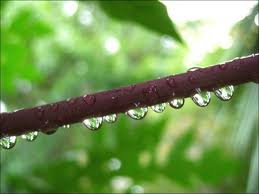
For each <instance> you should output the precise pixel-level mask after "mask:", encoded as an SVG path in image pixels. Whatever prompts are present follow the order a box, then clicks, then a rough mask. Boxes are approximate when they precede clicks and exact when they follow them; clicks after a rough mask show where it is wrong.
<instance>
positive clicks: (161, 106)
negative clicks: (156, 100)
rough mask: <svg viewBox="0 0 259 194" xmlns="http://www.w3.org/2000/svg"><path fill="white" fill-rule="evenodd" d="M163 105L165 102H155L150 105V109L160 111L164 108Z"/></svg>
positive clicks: (164, 105)
mask: <svg viewBox="0 0 259 194" xmlns="http://www.w3.org/2000/svg"><path fill="white" fill-rule="evenodd" d="M165 107H166V103H161V104H156V105H153V106H151V109H152V110H153V111H154V112H157V113H161V112H163V111H164V110H165Z"/></svg>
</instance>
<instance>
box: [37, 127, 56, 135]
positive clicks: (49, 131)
mask: <svg viewBox="0 0 259 194" xmlns="http://www.w3.org/2000/svg"><path fill="white" fill-rule="evenodd" d="M57 130H58V129H57V128H53V129H49V130H48V131H41V132H42V133H44V134H46V135H52V134H53V133H56V132H57Z"/></svg>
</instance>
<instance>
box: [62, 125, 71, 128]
mask: <svg viewBox="0 0 259 194" xmlns="http://www.w3.org/2000/svg"><path fill="white" fill-rule="evenodd" d="M62 127H63V128H67V129H68V128H70V125H63V126H62Z"/></svg>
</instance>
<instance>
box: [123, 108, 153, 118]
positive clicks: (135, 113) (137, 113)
mask: <svg viewBox="0 0 259 194" xmlns="http://www.w3.org/2000/svg"><path fill="white" fill-rule="evenodd" d="M147 111H148V108H147V107H142V108H136V109H131V110H128V111H127V112H126V114H127V115H128V116H129V117H131V118H132V119H136V120H140V119H142V118H144V117H145V116H146V114H147Z"/></svg>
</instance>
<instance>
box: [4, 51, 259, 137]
mask: <svg viewBox="0 0 259 194" xmlns="http://www.w3.org/2000/svg"><path fill="white" fill-rule="evenodd" d="M258 61H259V55H258V54H256V55H251V56H248V57H242V58H236V59H234V60H232V61H228V62H225V63H223V64H219V65H214V66H210V67H206V68H200V69H198V70H196V71H189V72H186V73H182V74H178V75H172V76H168V77H164V78H160V79H156V80H152V81H147V82H143V83H139V84H133V85H130V86H126V87H121V88H118V89H112V90H108V91H103V92H98V93H94V94H88V95H84V96H80V97H77V98H72V99H68V100H64V101H60V102H56V103H52V104H46V105H43V106H38V107H34V108H26V109H22V110H18V111H16V112H10V113H1V114H0V137H5V136H13V135H21V134H24V133H28V132H31V131H44V132H48V131H51V130H53V129H55V128H58V127H60V126H63V125H66V124H72V123H77V122H81V121H82V120H84V119H86V118H90V117H97V116H105V115H109V114H112V113H124V112H126V111H127V110H129V109H133V108H136V107H145V106H150V105H154V104H159V103H162V102H168V101H170V100H172V99H173V98H186V97H190V96H192V95H193V94H194V93H195V92H196V89H198V88H200V89H201V90H207V91H213V90H214V89H218V88H221V87H223V86H227V85H239V84H243V83H247V82H255V83H258V80H259V64H258Z"/></svg>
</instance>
